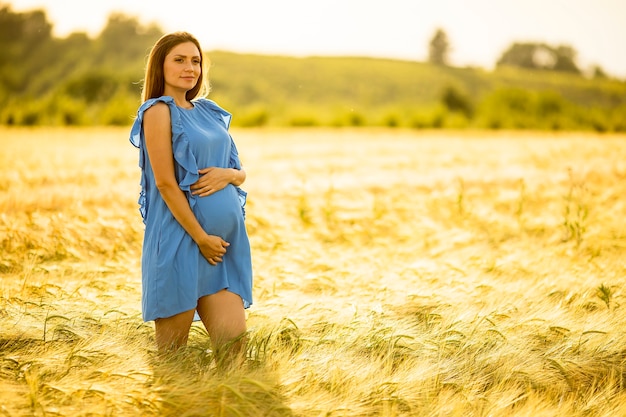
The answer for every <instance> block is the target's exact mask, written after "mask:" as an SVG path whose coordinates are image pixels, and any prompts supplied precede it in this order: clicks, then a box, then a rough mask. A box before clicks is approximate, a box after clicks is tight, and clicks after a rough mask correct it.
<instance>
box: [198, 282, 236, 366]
mask: <svg viewBox="0 0 626 417" xmlns="http://www.w3.org/2000/svg"><path fill="white" fill-rule="evenodd" d="M198 315H199V316H200V319H202V323H204V327H206V329H207V332H208V333H209V336H210V337H211V343H212V345H213V351H214V352H215V357H216V359H217V362H218V365H228V364H235V363H238V362H241V361H242V360H243V354H244V352H245V333H246V313H245V310H244V308H243V301H242V300H241V297H239V296H238V295H237V294H234V293H232V292H229V291H227V290H222V291H219V292H217V293H215V294H211V295H207V296H204V297H202V298H200V299H199V300H198Z"/></svg>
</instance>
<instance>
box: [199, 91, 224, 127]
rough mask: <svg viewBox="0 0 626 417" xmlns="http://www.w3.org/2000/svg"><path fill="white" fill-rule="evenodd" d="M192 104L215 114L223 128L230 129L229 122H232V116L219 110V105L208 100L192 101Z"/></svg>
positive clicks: (221, 109)
mask: <svg viewBox="0 0 626 417" xmlns="http://www.w3.org/2000/svg"><path fill="white" fill-rule="evenodd" d="M193 103H194V104H195V105H199V106H203V107H205V108H208V109H210V110H212V111H213V112H215V114H216V115H217V116H218V118H219V120H221V121H222V122H224V126H226V129H229V128H230V121H231V120H232V118H233V116H232V115H231V114H230V113H229V112H227V111H226V110H224V109H223V108H221V107H220V106H219V104H217V103H216V102H214V101H213V100H210V99H208V98H198V99H196V100H194V101H193Z"/></svg>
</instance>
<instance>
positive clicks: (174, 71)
mask: <svg viewBox="0 0 626 417" xmlns="http://www.w3.org/2000/svg"><path fill="white" fill-rule="evenodd" d="M201 73H202V63H201V57H200V51H199V50H198V48H197V47H196V45H195V44H194V43H193V42H185V43H180V44H178V45H176V46H175V47H173V48H172V50H171V51H170V52H169V53H168V54H167V56H166V57H165V62H164V63H163V74H164V77H165V91H164V94H165V95H172V93H175V92H178V93H181V92H182V93H186V92H187V91H189V90H191V89H192V88H193V87H194V86H195V85H196V83H197V82H198V78H199V77H200V74H201Z"/></svg>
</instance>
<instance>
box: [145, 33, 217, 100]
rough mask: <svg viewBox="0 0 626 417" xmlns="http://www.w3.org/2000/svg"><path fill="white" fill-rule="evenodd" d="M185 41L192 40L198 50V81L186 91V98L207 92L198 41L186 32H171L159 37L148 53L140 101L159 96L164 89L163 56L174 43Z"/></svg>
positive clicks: (190, 98)
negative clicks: (199, 69)
mask: <svg viewBox="0 0 626 417" xmlns="http://www.w3.org/2000/svg"><path fill="white" fill-rule="evenodd" d="M185 42H193V43H194V45H196V47H197V48H198V51H199V52H200V68H201V71H200V77H198V82H197V83H196V85H195V86H194V87H193V88H192V89H191V90H189V91H187V94H186V96H185V97H186V98H187V100H192V99H194V98H196V97H198V96H202V95H205V94H206V93H208V88H207V86H206V84H205V82H204V72H205V65H204V54H203V53H202V48H201V47H200V42H198V40H197V39H196V38H195V37H194V36H193V35H192V34H190V33H187V32H173V33H168V34H166V35H163V36H161V38H160V39H159V40H158V41H157V42H156V43H155V44H154V46H153V47H152V50H151V51H150V55H149V57H148V63H147V64H146V74H145V77H144V80H143V89H142V92H141V101H142V102H143V101H146V100H148V99H151V98H157V97H161V96H162V95H163V92H164V91H165V74H164V73H163V64H164V63H165V57H166V56H167V54H169V53H170V51H171V50H172V48H174V47H175V46H176V45H179V44H181V43H185Z"/></svg>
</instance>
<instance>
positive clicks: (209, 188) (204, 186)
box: [190, 167, 233, 197]
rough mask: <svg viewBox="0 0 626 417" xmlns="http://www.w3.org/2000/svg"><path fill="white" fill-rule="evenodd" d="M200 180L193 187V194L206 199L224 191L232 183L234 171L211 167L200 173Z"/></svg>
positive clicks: (203, 169)
mask: <svg viewBox="0 0 626 417" xmlns="http://www.w3.org/2000/svg"><path fill="white" fill-rule="evenodd" d="M198 174H200V179H199V180H198V181H196V182H195V183H193V184H192V185H191V187H190V188H191V193H192V194H193V195H197V196H200V197H206V196H208V195H211V194H213V193H215V192H218V191H219V190H222V189H223V188H224V187H226V186H227V185H228V184H230V183H231V180H232V178H233V173H232V169H230V168H218V167H209V168H202V169H201V170H199V171H198Z"/></svg>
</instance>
